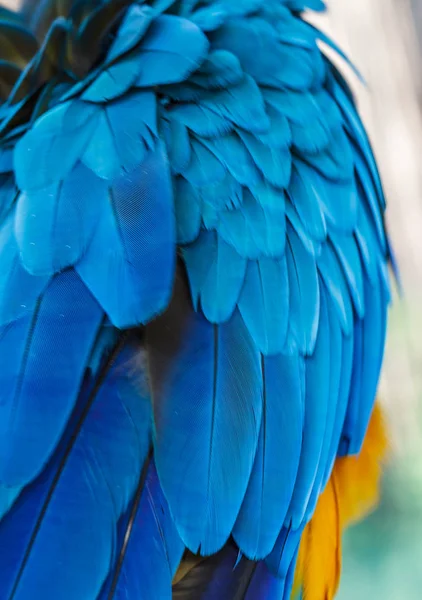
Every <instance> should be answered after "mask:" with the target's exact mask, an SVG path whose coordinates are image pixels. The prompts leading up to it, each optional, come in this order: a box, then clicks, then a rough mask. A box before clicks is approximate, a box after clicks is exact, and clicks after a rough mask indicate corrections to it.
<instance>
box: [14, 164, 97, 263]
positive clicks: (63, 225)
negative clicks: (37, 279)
mask: <svg viewBox="0 0 422 600" xmlns="http://www.w3.org/2000/svg"><path fill="white" fill-rule="evenodd" d="M107 202H108V189H107V185H106V184H105V182H103V181H102V180H101V179H99V178H98V177H96V176H95V175H94V174H93V173H92V172H91V171H90V170H89V169H87V168H86V167H85V166H84V165H82V163H79V164H77V165H76V167H75V168H74V169H73V171H72V172H71V173H70V175H69V176H68V177H67V178H66V179H65V181H64V182H60V183H55V184H52V185H51V186H50V187H48V188H44V189H40V190H34V191H29V192H26V193H25V192H24V193H23V194H22V195H21V196H20V198H19V201H18V204H17V210H16V217H15V232H16V240H17V242H18V245H19V249H20V256H21V260H22V263H23V265H24V267H25V269H26V270H27V271H28V272H30V273H32V274H34V275H52V274H54V273H56V272H58V271H61V270H62V269H64V268H66V267H68V266H70V265H73V264H74V263H76V262H77V261H78V260H79V259H80V258H81V256H82V255H83V253H84V252H85V250H86V249H87V247H88V246H89V243H90V241H91V238H92V236H93V234H94V231H95V228H96V226H97V221H98V218H99V216H100V214H101V210H102V205H104V204H105V203H107Z"/></svg>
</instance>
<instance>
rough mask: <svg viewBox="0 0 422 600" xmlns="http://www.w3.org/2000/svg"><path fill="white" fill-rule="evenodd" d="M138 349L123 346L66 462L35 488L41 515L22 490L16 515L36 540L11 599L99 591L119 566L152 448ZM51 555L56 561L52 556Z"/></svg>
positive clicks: (78, 428) (95, 394) (27, 550)
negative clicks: (123, 532)
mask: <svg viewBox="0 0 422 600" xmlns="http://www.w3.org/2000/svg"><path fill="white" fill-rule="evenodd" d="M138 350H139V348H138V346H137V345H136V344H134V345H132V346H131V345H129V344H128V346H127V347H126V348H123V350H122V351H121V352H120V354H119V356H117V357H116V359H115V361H114V364H112V366H111V369H110V370H109V372H108V373H107V375H106V376H105V379H104V381H103V382H102V383H101V382H99V385H98V386H97V387H95V386H94V388H93V390H92V392H91V394H90V397H89V400H88V405H87V406H86V408H85V410H84V412H83V413H82V415H81V417H80V419H79V421H78V423H77V425H76V428H75V430H74V431H73V434H72V436H71V438H70V440H69V442H68V445H67V447H66V450H65V452H64V454H63V456H62V457H61V459H60V460H59V464H58V465H57V464H54V461H53V464H52V467H51V468H52V472H49V470H47V472H46V474H45V478H46V481H45V484H44V485H43V484H42V483H41V482H39V484H38V486H37V488H36V490H35V494H37V493H38V494H39V495H40V498H39V500H40V502H39V509H38V511H37V510H36V511H35V514H34V505H35V504H36V503H35V502H34V498H32V500H30V501H29V502H28V501H26V499H25V494H23V495H22V503H21V505H20V506H19V505H18V506H17V507H16V512H17V514H19V513H20V514H19V517H20V520H22V521H23V522H24V523H25V525H26V529H27V530H28V534H29V535H30V539H29V541H28V545H27V547H26V548H25V552H24V556H23V557H22V560H21V563H20V565H19V567H20V569H19V572H18V573H17V575H16V579H15V583H14V587H13V592H12V594H11V598H14V599H16V600H18V599H20V598H27V597H28V596H29V595H31V590H32V591H33V590H34V589H36V590H37V594H40V595H42V597H43V598H45V599H46V600H48V599H50V598H51V599H53V598H57V597H58V596H60V597H61V598H63V599H64V600H65V599H66V598H69V599H70V598H76V597H78V598H81V597H96V596H97V595H98V594H99V592H100V590H101V587H102V584H103V582H104V580H105V579H106V577H107V575H108V572H109V569H110V566H111V564H112V558H113V551H114V547H113V546H114V543H115V537H116V535H115V534H113V531H117V521H118V519H119V516H120V515H122V514H123V513H124V511H125V510H126V508H127V506H128V504H129V501H130V499H131V498H132V495H133V493H134V492H135V490H136V485H137V483H138V476H139V472H140V470H141V469H142V465H143V463H144V461H145V458H146V455H147V452H148V449H149V442H150V428H151V419H150V415H151V405H150V400H149V397H148V396H145V390H146V382H145V380H142V371H140V370H139V368H138V365H137V360H138V359H137V352H138ZM98 388H99V389H98ZM98 498H101V505H100V506H99V504H98ZM18 511H19V512H18ZM11 518H12V519H13V514H12V515H11ZM5 523H6V526H7V519H6V521H5ZM46 555H47V556H48V555H49V556H54V557H56V560H54V561H53V560H52V561H45V560H44V557H45V556H46Z"/></svg>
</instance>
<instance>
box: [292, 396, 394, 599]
mask: <svg viewBox="0 0 422 600" xmlns="http://www.w3.org/2000/svg"><path fill="white" fill-rule="evenodd" d="M387 446H388V444H387V436H386V431H385V427H384V419H383V415H382V411H381V408H380V407H379V405H376V406H375V408H374V411H373V414H372V417H371V421H370V423H369V427H368V431H367V434H366V437H365V441H364V444H363V447H362V450H361V453H360V454H359V455H358V456H348V457H345V458H338V459H337V460H336V462H335V465H334V469H333V472H332V474H331V478H330V480H329V482H328V484H327V487H326V489H325V490H324V492H323V493H322V494H321V496H320V498H319V501H318V505H317V508H316V510H315V514H314V516H313V517H312V520H311V521H310V522H309V523H308V525H307V526H306V528H305V531H304V533H303V536H302V540H301V544H300V549H299V557H298V562H297V567H296V574H295V585H294V591H293V595H294V596H295V595H296V594H297V593H298V592H299V591H300V590H301V591H302V595H303V600H332V599H333V598H334V596H335V594H336V592H337V589H338V585H339V581H340V572H341V537H342V532H343V530H344V529H345V528H346V527H347V526H348V525H350V524H351V523H353V522H355V521H358V520H360V519H362V518H363V517H364V516H366V515H367V514H368V513H369V512H370V511H371V510H372V509H373V508H374V507H375V506H376V505H377V503H378V499H379V485H380V478H381V470H382V462H383V460H384V459H385V455H386V452H387Z"/></svg>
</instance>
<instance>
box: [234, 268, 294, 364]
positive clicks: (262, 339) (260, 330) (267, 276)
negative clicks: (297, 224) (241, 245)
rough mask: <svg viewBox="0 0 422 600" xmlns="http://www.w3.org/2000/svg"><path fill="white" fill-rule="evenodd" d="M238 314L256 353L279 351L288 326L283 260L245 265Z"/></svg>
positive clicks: (283, 344) (287, 299)
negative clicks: (257, 350) (255, 346)
mask: <svg viewBox="0 0 422 600" xmlns="http://www.w3.org/2000/svg"><path fill="white" fill-rule="evenodd" d="M239 310H240V314H241V315H242V317H243V320H244V321H245V324H246V326H247V328H248V330H249V333H250V334H251V336H252V339H253V340H254V342H255V344H256V345H257V346H258V348H259V350H260V352H262V353H263V354H265V355H269V354H278V353H280V352H281V351H282V350H283V348H284V347H285V343H286V335H287V330H288V324H289V278H288V273H287V264H286V258H285V257H282V258H280V259H277V260H275V259H272V258H261V259H260V260H259V261H249V263H248V268H247V271H246V279H245V283H244V286H243V289H242V293H241V295H240V298H239Z"/></svg>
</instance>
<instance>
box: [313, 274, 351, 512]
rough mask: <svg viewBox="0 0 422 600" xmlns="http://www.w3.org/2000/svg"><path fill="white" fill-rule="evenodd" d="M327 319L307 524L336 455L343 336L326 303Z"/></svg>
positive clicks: (335, 316) (323, 288) (336, 319)
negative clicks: (322, 411)
mask: <svg viewBox="0 0 422 600" xmlns="http://www.w3.org/2000/svg"><path fill="white" fill-rule="evenodd" d="M321 289H322V290H323V291H324V292H323V293H324V294H325V296H327V293H328V292H327V290H326V288H325V286H322V288H321ZM327 317H328V325H329V336H330V353H329V356H328V357H327V360H328V361H329V377H330V380H329V392H328V403H327V404H328V405H327V419H326V424H325V433H324V441H323V444H322V449H321V456H320V459H319V465H318V470H317V475H316V478H315V481H314V485H313V489H312V494H311V497H310V499H309V503H308V506H307V509H306V516H305V520H306V521H307V522H308V521H309V520H310V519H311V518H312V515H313V513H314V511H315V508H316V505H317V502H318V497H319V495H320V494H321V492H322V491H323V489H324V488H323V486H324V484H325V479H324V477H325V474H326V469H327V465H332V464H333V461H334V459H335V456H336V454H337V448H335V449H334V452H333V453H332V454H330V452H332V444H331V441H332V439H333V434H334V427H335V421H336V414H337V410H338V402H339V399H340V383H341V373H342V352H343V334H342V331H341V328H340V323H339V321H338V318H337V315H336V314H335V313H334V311H333V310H332V309H330V307H329V305H328V303H327Z"/></svg>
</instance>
